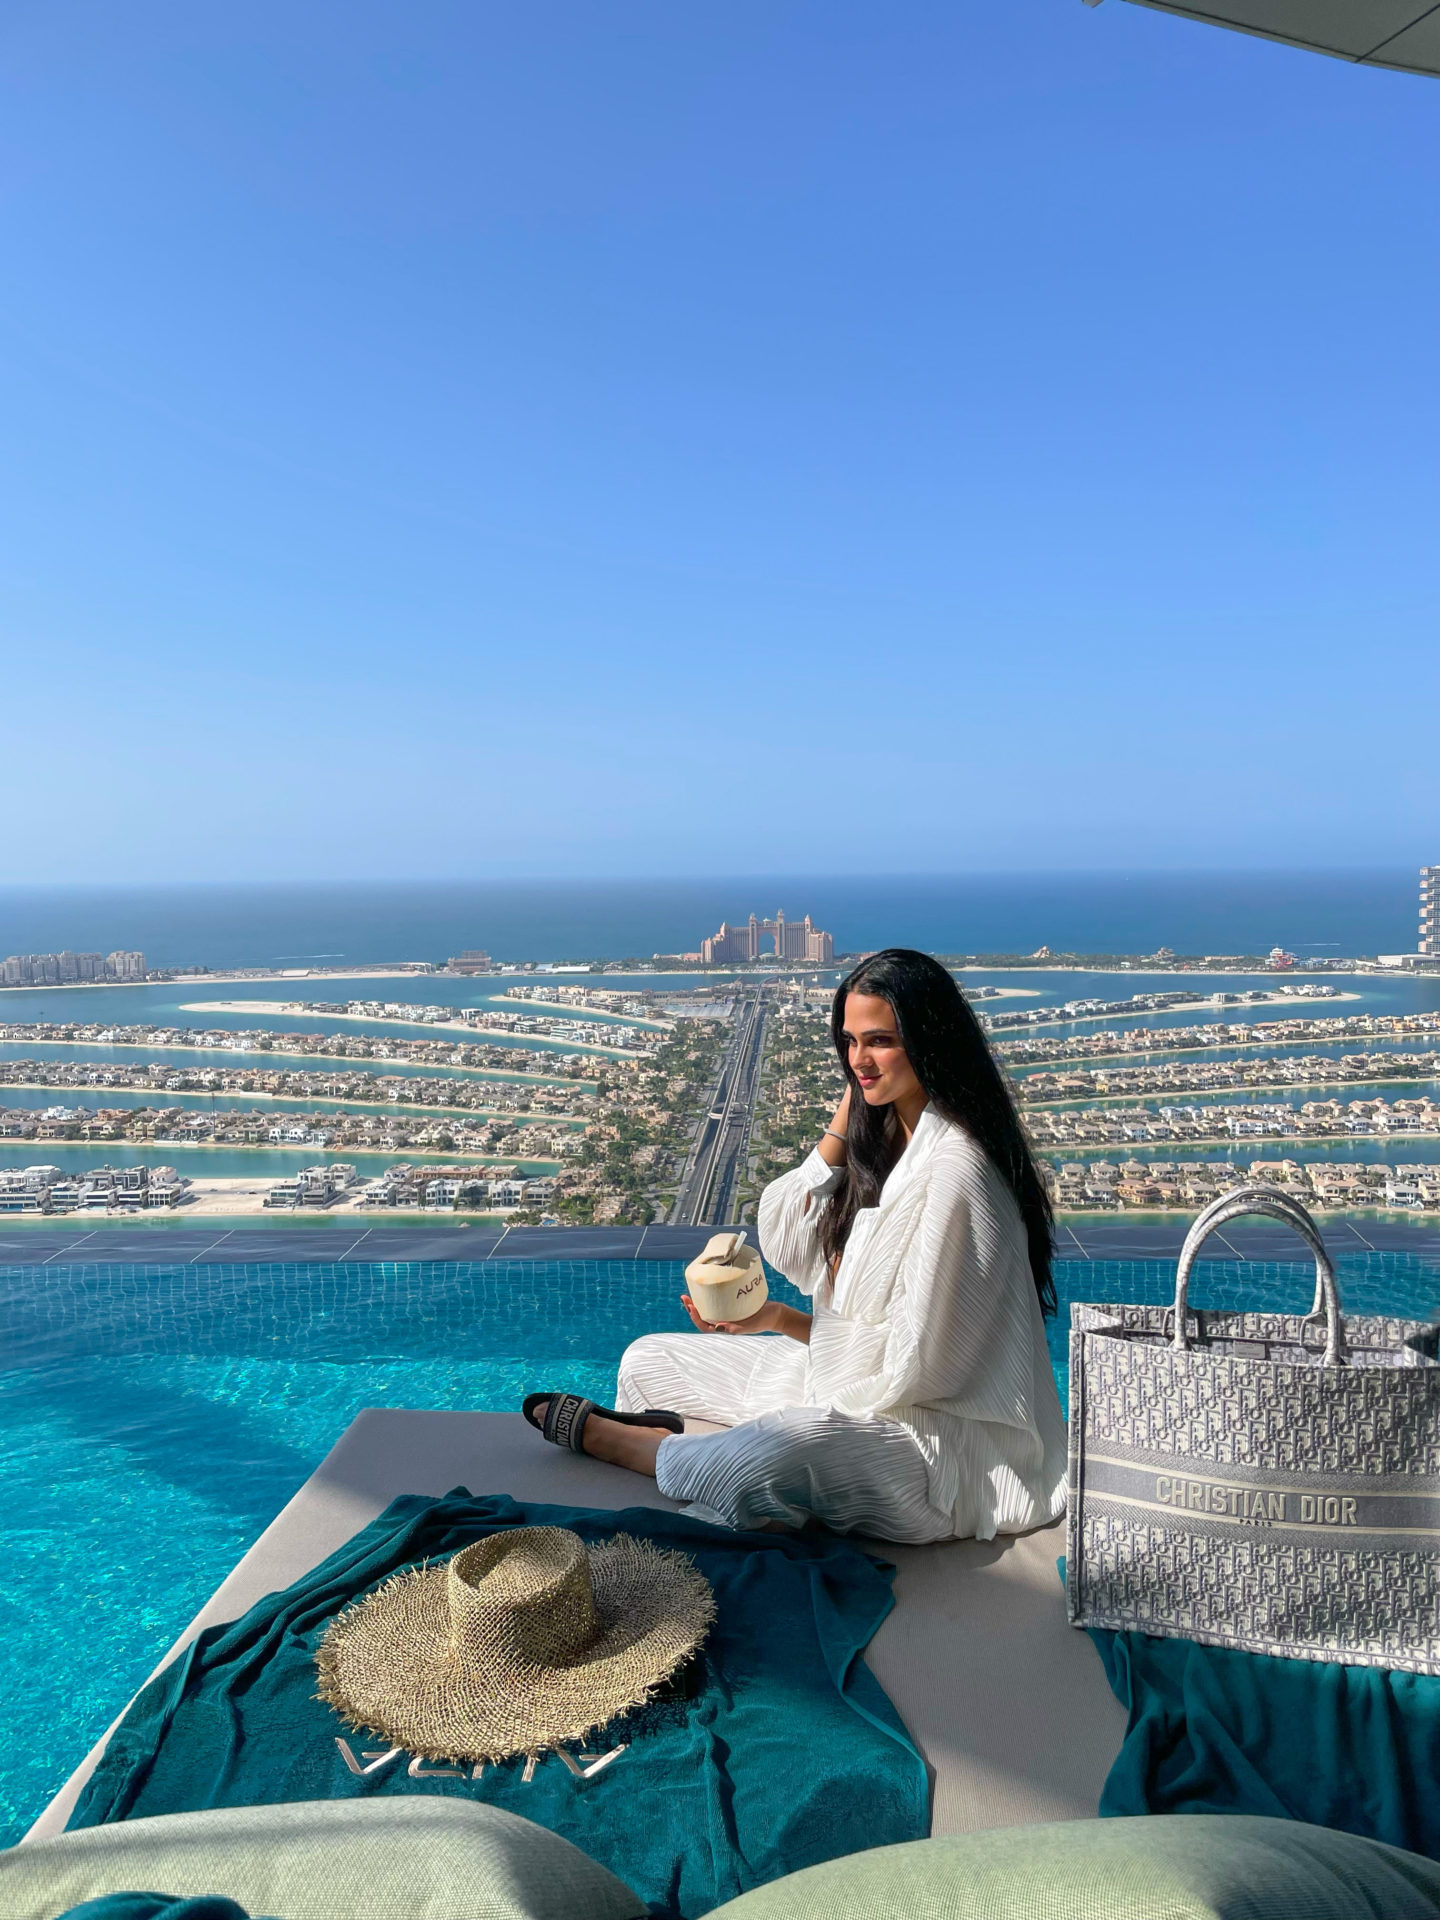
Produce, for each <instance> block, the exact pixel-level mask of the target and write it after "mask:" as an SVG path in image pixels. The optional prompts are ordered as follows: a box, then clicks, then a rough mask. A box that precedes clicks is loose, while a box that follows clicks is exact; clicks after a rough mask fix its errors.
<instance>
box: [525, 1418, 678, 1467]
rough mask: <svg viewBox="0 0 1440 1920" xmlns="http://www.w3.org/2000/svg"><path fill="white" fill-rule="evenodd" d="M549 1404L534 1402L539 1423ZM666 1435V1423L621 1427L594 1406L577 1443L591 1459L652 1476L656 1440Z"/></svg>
mask: <svg viewBox="0 0 1440 1920" xmlns="http://www.w3.org/2000/svg"><path fill="white" fill-rule="evenodd" d="M549 1404H550V1403H549V1401H548V1400H540V1401H537V1403H536V1406H535V1420H536V1422H537V1424H538V1425H540V1426H543V1425H544V1424H545V1409H546V1407H547V1406H549ZM670 1438H672V1435H671V1433H670V1430H669V1428H668V1427H622V1426H621V1425H620V1424H619V1422H618V1421H616V1420H607V1419H606V1418H605V1416H604V1414H603V1413H601V1412H600V1411H599V1410H598V1409H597V1410H596V1411H595V1412H594V1413H592V1414H591V1415H590V1417H589V1419H588V1420H587V1421H586V1422H585V1431H584V1432H583V1434H582V1435H581V1437H580V1444H581V1447H582V1450H583V1451H584V1452H586V1453H588V1454H589V1455H590V1457H591V1458H592V1459H594V1460H608V1461H609V1462H610V1464H611V1465H612V1466H616V1467H628V1468H629V1469H630V1471H631V1472H632V1473H644V1474H648V1475H649V1477H650V1478H651V1479H652V1480H653V1479H654V1478H655V1456H656V1454H657V1453H658V1452H659V1451H660V1442H661V1441H662V1440H669V1439H670Z"/></svg>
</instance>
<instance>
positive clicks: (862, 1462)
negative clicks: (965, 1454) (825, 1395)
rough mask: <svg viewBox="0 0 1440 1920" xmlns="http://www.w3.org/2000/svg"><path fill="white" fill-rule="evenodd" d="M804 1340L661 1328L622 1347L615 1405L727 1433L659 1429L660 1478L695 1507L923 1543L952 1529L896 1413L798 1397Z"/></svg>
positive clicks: (758, 1521)
mask: <svg viewBox="0 0 1440 1920" xmlns="http://www.w3.org/2000/svg"><path fill="white" fill-rule="evenodd" d="M804 1381H805V1349H804V1348H803V1347H802V1346H801V1345H800V1343H799V1342H798V1341H793V1340H782V1339H778V1338H771V1337H769V1336H766V1335H760V1334H756V1335H751V1336H747V1335H742V1334H723V1333H710V1334H694V1333H656V1334H649V1335H647V1336H646V1338H644V1339H643V1340H637V1341H635V1342H634V1344H633V1345H631V1346H629V1347H627V1348H626V1350H625V1353H624V1356H623V1357H622V1359H621V1362H620V1375H619V1379H618V1381H617V1384H616V1393H615V1405H616V1407H617V1408H618V1409H619V1410H620V1411H621V1412H622V1413H639V1412H641V1411H643V1409H644V1408H646V1407H668V1408H669V1409H671V1411H673V1412H675V1413H680V1414H684V1415H685V1416H686V1417H687V1418H689V1419H693V1420H713V1421H715V1422H717V1423H718V1424H723V1425H724V1426H725V1427H726V1429H727V1430H726V1431H725V1432H723V1433H687V1434H672V1435H671V1436H670V1437H669V1438H668V1439H666V1440H663V1441H661V1443H660V1451H659V1453H658V1454H657V1456H656V1460H655V1482H656V1485H657V1486H658V1487H659V1489H660V1491H661V1492H662V1493H663V1494H665V1495H666V1496H667V1498H669V1499H671V1500H679V1501H682V1502H683V1503H684V1505H685V1507H686V1509H687V1511H689V1512H690V1513H692V1514H693V1515H694V1516H695V1517H696V1518H697V1519H701V1520H709V1521H712V1522H715V1523H718V1524H720V1525H722V1526H728V1527H740V1528H744V1527H760V1526H765V1525H767V1524H768V1525H772V1526H775V1525H778V1526H783V1527H802V1526H804V1524H805V1522H806V1521H807V1520H818V1521H820V1522H821V1523H822V1524H823V1525H824V1526H827V1527H829V1528H831V1529H832V1530H833V1531H834V1532H836V1533H864V1534H869V1535H871V1536H873V1537H874V1538H877V1539H881V1540H894V1541H897V1542H903V1543H905V1544H907V1545H913V1546H921V1545H924V1544H926V1543H927V1542H929V1541H932V1540H948V1539H950V1538H951V1537H952V1536H953V1534H954V1531H955V1527H954V1521H953V1518H952V1516H951V1515H950V1514H948V1513H945V1512H942V1511H941V1510H940V1509H939V1508H938V1507H935V1506H933V1505H932V1504H931V1500H930V1476H929V1472H928V1470H927V1468H926V1464H925V1456H924V1455H923V1454H922V1453H921V1451H920V1449H919V1447H918V1446H917V1444H916V1442H915V1439H914V1437H913V1435H912V1434H911V1433H910V1431H909V1429H908V1428H906V1427H902V1426H901V1425H900V1424H899V1423H898V1422H897V1421H893V1420H875V1419H857V1418H855V1417H853V1416H852V1415H850V1414H845V1413H837V1412H836V1411H835V1410H834V1409H833V1408H831V1407H811V1406H805V1405H804V1404H803V1402H802V1396H803V1392H804Z"/></svg>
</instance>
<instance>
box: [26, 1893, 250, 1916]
mask: <svg viewBox="0 0 1440 1920" xmlns="http://www.w3.org/2000/svg"><path fill="white" fill-rule="evenodd" d="M59 1920H247V1917H246V1913H245V1909H244V1908H243V1907H237V1906H236V1904H235V1902H234V1901H233V1900H226V1899H224V1898H223V1897H222V1896H221V1895H220V1894H218V1893H213V1894H212V1893H207V1894H203V1895H202V1896H201V1897H200V1898H199V1899H196V1900H182V1899H180V1898H178V1897H176V1896H172V1895H171V1894H168V1893H102V1894H101V1896H100V1898H99V1899H98V1900H82V1901H81V1903H80V1905H79V1906H78V1907H71V1908H69V1909H68V1910H67V1911H66V1912H65V1913H62V1914H61V1915H60V1917H59Z"/></svg>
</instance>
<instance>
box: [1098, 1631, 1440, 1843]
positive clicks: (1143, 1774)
mask: <svg viewBox="0 0 1440 1920" xmlns="http://www.w3.org/2000/svg"><path fill="white" fill-rule="evenodd" d="M1090 1638H1091V1639H1092V1640H1093V1641H1094V1642H1095V1645H1096V1647H1097V1649H1098V1650H1099V1654H1100V1658H1101V1660H1102V1661H1103V1662H1104V1665H1105V1673H1106V1677H1107V1679H1108V1680H1109V1682H1110V1686H1111V1689H1112V1690H1113V1692H1114V1694H1115V1697H1116V1698H1117V1699H1118V1700H1119V1701H1120V1703H1121V1705H1122V1706H1124V1707H1125V1708H1126V1709H1127V1710H1128V1712H1129V1715H1130V1720H1129V1725H1128V1727H1127V1730H1126V1734H1125V1742H1124V1745H1123V1746H1122V1747H1121V1749H1120V1753H1119V1755H1118V1757H1117V1759H1116V1761H1115V1764H1114V1766H1113V1767H1112V1768H1111V1770H1110V1776H1109V1778H1108V1779H1107V1780H1106V1782H1105V1787H1104V1791H1103V1792H1102V1794H1101V1796H1100V1812H1101V1814H1102V1815H1105V1814H1122V1815H1123V1814H1137V1813H1257V1814H1272V1815H1277V1816H1280V1817H1283V1818H1288V1819H1291V1820H1308V1821H1310V1822H1311V1823H1312V1824H1313V1825H1315V1826H1318V1827H1336V1828H1339V1829H1340V1830H1341V1831H1342V1832H1345V1833H1358V1834H1363V1835H1364V1836H1365V1837H1366V1838H1367V1839H1370V1840H1383V1841H1386V1842H1387V1843H1388V1844H1389V1845H1390V1846H1392V1847H1404V1848H1405V1849H1406V1850H1407V1851H1409V1852H1410V1853H1420V1854H1424V1855H1426V1856H1427V1857H1428V1858H1430V1859H1432V1860H1435V1859H1440V1791H1437V1788H1440V1679H1435V1678H1432V1677H1431V1676H1430V1675H1428V1674H1418V1673H1392V1672H1390V1671H1389V1670H1388V1669H1385V1668H1381V1667H1347V1666H1341V1665H1339V1664H1338V1663H1337V1662H1334V1661H1316V1660H1278V1659H1271V1658H1268V1657H1267V1656H1266V1655H1264V1654H1258V1653H1239V1652H1235V1651H1233V1650H1231V1649H1229V1648H1225V1647H1202V1646H1199V1645H1197V1644H1196V1643H1195V1642H1194V1641H1193V1640H1162V1639H1159V1638H1157V1637H1156V1636H1154V1635H1152V1634H1144V1633H1112V1632H1109V1631H1107V1630H1105V1629H1103V1628H1092V1629H1090Z"/></svg>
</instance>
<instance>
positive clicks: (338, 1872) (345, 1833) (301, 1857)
mask: <svg viewBox="0 0 1440 1920" xmlns="http://www.w3.org/2000/svg"><path fill="white" fill-rule="evenodd" d="M132 1890H146V1891H154V1892H159V1893H172V1894H187V1895H196V1894H203V1893H223V1894H228V1895H229V1897H230V1898H231V1899H232V1900H237V1901H238V1902H239V1903H240V1905H241V1906H242V1907H243V1908H244V1909H245V1911H246V1912H247V1913H249V1914H252V1915H261V1914H264V1915H273V1916H274V1920H582V1916H583V1920H641V1916H643V1915H644V1913H645V1911H646V1909H645V1904H644V1902H643V1901H642V1900H641V1899H640V1898H639V1896H638V1895H637V1894H634V1893H632V1892H631V1891H630V1889H629V1887H627V1886H626V1885H625V1883H624V1882H623V1881H622V1880H617V1879H616V1878H615V1876H614V1874H613V1873H610V1872H609V1871H608V1870H607V1869H606V1868H604V1867H602V1866H599V1865H597V1864H596V1862H595V1861H593V1860H592V1859H590V1857H589V1856H588V1854H584V1853H582V1852H581V1851H580V1849H579V1848H578V1847H573V1846H571V1844H570V1842H569V1841H568V1840H562V1839H561V1838H560V1837H559V1835H558V1834H554V1833H549V1832H547V1831H546V1829H545V1828H544V1827H537V1826H536V1825H535V1824H534V1822H533V1821H530V1820H522V1819H520V1818H519V1816H518V1815H516V1814H513V1813H503V1812H502V1811H501V1810H500V1809H499V1808H498V1807H487V1806H482V1805H479V1804H477V1803H475V1802H472V1801H463V1800H447V1799H442V1798H441V1797H440V1796H439V1795H438V1794H437V1795H435V1796H434V1797H433V1798H431V1797H427V1798H424V1799H420V1798H414V1797H407V1798H405V1799H403V1800H401V1799H395V1800H391V1799H384V1800H381V1799H376V1800H308V1801H300V1802H298V1803H294V1804H291V1805H288V1806H278V1807H223V1808H219V1809H217V1810H216V1811H214V1812H210V1813H168V1814H162V1815H159V1816H157V1817H156V1818H154V1819H151V1820H125V1821H120V1822H118V1823H117V1824H116V1825H114V1826H105V1827H87V1828H85V1829H83V1830H82V1831H80V1832H78V1833H66V1834H61V1835H59V1836H58V1837H57V1838H56V1839H53V1840H32V1841H30V1842H28V1844H25V1845H21V1846H18V1847H11V1848H10V1849H9V1850H8V1852H4V1853H0V1914H3V1915H4V1917H5V1920H55V1916H56V1915H57V1914H62V1913H64V1912H65V1911H66V1910H67V1909H68V1908H70V1907H74V1906H78V1905H79V1904H80V1902H81V1901H82V1900H93V1899H94V1898H96V1896H97V1895H99V1894H103V1893H116V1892H121V1891H132Z"/></svg>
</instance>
